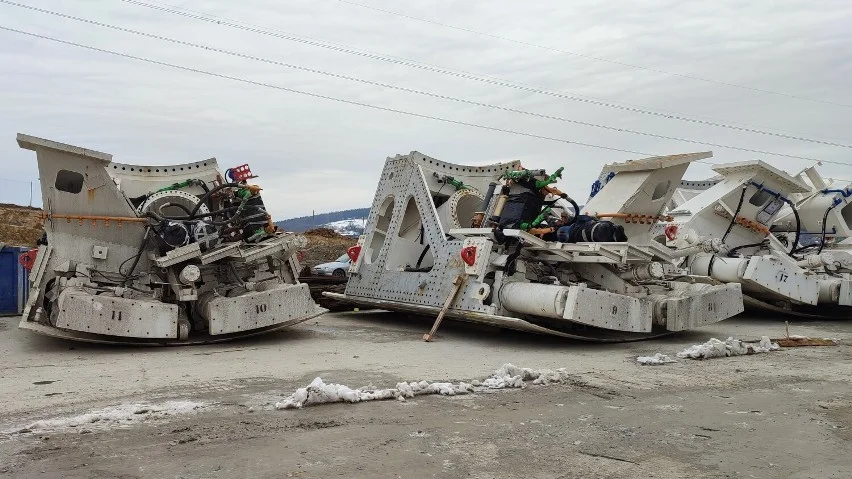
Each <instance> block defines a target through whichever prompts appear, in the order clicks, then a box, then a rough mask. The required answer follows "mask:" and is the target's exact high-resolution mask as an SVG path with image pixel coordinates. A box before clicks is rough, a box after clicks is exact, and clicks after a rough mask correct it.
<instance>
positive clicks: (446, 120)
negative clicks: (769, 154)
mask: <svg viewBox="0 0 852 479" xmlns="http://www.w3.org/2000/svg"><path fill="white" fill-rule="evenodd" d="M0 30H6V31H8V32H13V33H18V34H21V35H27V36H30V37H35V38H40V39H42V40H48V41H51V42H55V43H61V44H64V45H71V46H74V47H78V48H83V49H86V50H91V51H96V52H100V53H107V54H110V55H114V56H118V57H122V58H128V59H131V60H137V61H141V62H145V63H150V64H153V65H159V66H164V67H169V68H174V69H176V70H183V71H187V72H192V73H200V74H202V75H207V76H211V77H216V78H223V79H226V80H232V81H236V82H240V83H246V84H249V85H255V86H262V87H265V88H272V89H275V90H279V91H286V92H290V93H296V94H299V95H305V96H309V97H313V98H321V99H323V100H331V101H336V102H340V103H346V104H349V105H355V106H361V107H364V108H370V109H373V110H380V111H387V112H391V113H399V114H401V115H408V116H412V117H416V118H425V119H428V120H435V121H441V122H444V123H451V124H454V125H462V126H469V127H473V128H479V129H482V130H490V131H497V132H501V133H510V134H512V135H518V136H525V137H529V138H537V139H540V140H549V141H555V142H558V143H567V144H571V145H578V146H586V147H589V148H599V149H602V150H610V151H619V152H622V153H632V154H637V155H646V156H657V155H655V154H653V153H645V152H641V151H635V150H627V149H622V148H615V147H611V146H603V145H595V144H592V143H583V142H579V141H573V140H568V139H565V138H554V137H550V136H544V135H537V134H535V133H527V132H523V131H516V130H509V129H505V128H499V127H496V126H488V125H480V124H477V123H468V122H464V121H459V120H453V119H450V118H443V117H439V116H430V115H424V114H421V113H414V112H410V111H405V110H397V109H395V108H388V107H383V106H377V105H370V104H368V103H361V102H357V101H353V100H346V99H343V98H335V97H332V96H327V95H321V94H319V93H311V92H306V91H301V90H295V89H292V88H287V87H283V86H279V85H272V84H270V83H263V82H259V81H254V80H248V79H245V78H239V77H235V76H231V75H225V74H222V73H215V72H210V71H206V70H200V69H197V68H191V67H186V66H182V65H175V64H173V63H167V62H161V61H159V60H153V59H150V58H144V57H138V56H135V55H130V54H127V53H121V52H116V51H112V50H106V49H103V48H98V47H93V46H90V45H83V44H81V43H75V42H71V41H67V40H60V39H58V38H54V37H49V36H47V35H40V34H37V33H32V32H25V31H23V30H17V29H14V28H11V27H7V26H3V25H0Z"/></svg>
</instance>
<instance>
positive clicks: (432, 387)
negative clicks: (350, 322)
mask: <svg viewBox="0 0 852 479" xmlns="http://www.w3.org/2000/svg"><path fill="white" fill-rule="evenodd" d="M567 378H568V373H567V372H566V371H565V369H564V368H560V369H557V370H551V369H530V368H519V367H517V366H514V365H512V364H504V365H503V366H502V367H501V368H500V369H498V370H496V371H494V374H492V375H491V376H490V377H488V378H486V379H484V380H482V381H479V380H475V381H472V382H471V383H466V382H463V381H462V382H459V383H458V384H454V383H447V382H429V381H412V382H401V383H397V385H396V387H394V388H389V389H379V388H376V387H375V386H372V385H370V386H364V387H361V388H358V389H351V388H349V387H348V386H345V385H343V384H333V383H332V384H326V383H325V382H324V381H323V380H322V378H316V379H314V380H313V381H311V384H309V385H308V386H307V387H304V388H299V389H297V390H296V392H294V393H293V394H291V395H290V396H288V397H287V398H285V399H284V400H283V401H279V402H276V403H275V409H298V408H301V407H303V406H309V405H314V404H324V403H334V402H350V403H355V402H362V401H379V400H384V399H397V400H399V401H405V400H406V399H407V398H413V397H414V396H421V395H426V394H440V395H442V396H455V395H458V394H470V393H473V392H475V390H476V388H479V389H506V388H523V387H525V386H526V381H532V383H533V384H536V385H548V384H554V383H561V382H563V381H565V380H566V379H567Z"/></svg>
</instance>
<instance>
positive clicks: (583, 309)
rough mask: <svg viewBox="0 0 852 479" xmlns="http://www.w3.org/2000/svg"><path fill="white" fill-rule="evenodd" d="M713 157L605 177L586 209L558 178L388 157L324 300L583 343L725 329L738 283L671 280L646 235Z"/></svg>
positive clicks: (621, 167)
mask: <svg viewBox="0 0 852 479" xmlns="http://www.w3.org/2000/svg"><path fill="white" fill-rule="evenodd" d="M709 156H712V155H711V154H710V153H695V154H685V155H673V156H664V157H654V158H647V159H644V160H638V161H630V162H627V163H619V164H614V165H608V166H607V168H608V171H612V172H614V173H615V174H614V175H613V176H612V177H611V178H610V179H609V182H608V184H607V185H606V187H605V188H603V189H600V191H599V192H598V193H597V194H596V195H595V196H594V197H593V198H591V199H590V201H589V202H588V203H587V204H586V205H585V207H584V208H583V210H582V211H577V210H578V209H579V208H578V207H577V205H576V203H575V202H574V201H573V200H571V199H570V198H568V197H567V195H564V194H563V193H562V192H561V191H559V190H558V189H556V188H555V187H554V186H553V183H554V182H555V181H556V180H558V178H559V177H560V173H561V169H560V170H559V171H557V172H555V173H553V174H550V175H548V174H547V173H546V172H544V171H542V170H528V169H524V168H522V167H521V165H520V163H518V162H511V163H503V164H495V165H490V166H466V165H459V164H452V163H446V162H443V161H439V160H437V159H434V158H430V157H428V156H425V155H423V154H421V153H418V152H412V153H410V154H408V155H400V156H396V157H393V158H388V159H387V161H386V163H385V167H384V170H383V172H382V175H381V179H380V181H379V185H378V189H377V192H376V196H375V199H374V201H373V205H372V208H371V210H370V215H369V218H368V220H367V224H366V228H365V232H364V234H363V235H362V236H361V237H360V239H359V241H358V245H357V246H355V247H353V248H351V249H350V251H349V253H350V257H351V258H352V259H353V263H352V265H351V267H350V278H349V282H348V284H347V287H346V290H345V292H344V293H343V294H333V293H326V294H327V296H329V297H333V298H335V299H338V300H342V301H348V302H351V303H355V304H359V305H364V306H372V307H376V308H381V309H388V310H398V311H408V312H413V313H419V314H429V315H439V318H442V317H443V315H446V316H447V317H450V318H455V319H459V320H465V321H471V322H478V323H485V324H490V325H494V326H498V327H502V328H510V329H517V330H523V331H530V332H536V333H546V334H553V335H558V336H563V337H570V338H579V339H585V340H592V341H628V340H635V339H643V338H648V337H653V336H657V335H661V334H668V333H671V332H674V331H681V330H685V329H690V328H696V327H700V326H703V325H706V324H711V323H715V322H717V321H721V320H723V319H726V318H729V317H731V316H734V315H736V314H738V313H740V312H741V311H742V310H743V303H742V294H741V290H740V285H739V284H720V283H718V282H714V281H712V280H711V279H709V278H706V277H703V276H696V275H690V274H689V273H687V272H684V271H681V270H678V269H677V268H675V267H674V266H672V263H673V262H674V261H675V260H676V254H675V253H673V252H672V251H671V250H670V249H669V248H667V247H666V246H665V245H663V244H660V243H659V242H657V241H655V240H654V238H653V236H652V228H654V226H655V225H656V224H658V223H659V222H661V221H665V220H666V219H667V218H666V217H665V216H664V215H663V211H664V209H665V208H666V205H668V204H669V202H670V201H671V200H672V195H673V193H674V192H675V190H676V189H677V187H678V186H679V185H680V184H681V180H682V176H683V174H684V172H685V171H686V169H687V167H688V166H689V164H690V162H692V161H695V160H699V159H702V158H707V157H709ZM559 209H562V210H563V211H564V212H565V213H566V214H565V215H560V214H558V210H559ZM572 210H573V211H572Z"/></svg>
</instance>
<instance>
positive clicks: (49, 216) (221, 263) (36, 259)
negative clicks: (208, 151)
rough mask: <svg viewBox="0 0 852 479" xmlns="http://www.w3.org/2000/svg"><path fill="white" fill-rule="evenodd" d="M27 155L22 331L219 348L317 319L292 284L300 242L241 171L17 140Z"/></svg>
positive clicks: (305, 294) (305, 293)
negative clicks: (34, 187) (33, 179)
mask: <svg viewBox="0 0 852 479" xmlns="http://www.w3.org/2000/svg"><path fill="white" fill-rule="evenodd" d="M17 140H18V145H19V146H20V147H21V148H25V149H29V150H33V151H35V152H36V156H37V160H38V167H39V177H40V182H41V193H42V199H43V205H44V211H45V212H44V216H45V226H44V228H45V236H44V237H43V239H42V241H40V247H39V248H38V251H37V253H33V254H31V255H29V256H27V257H22V258H21V261H22V263H24V264H25V266H27V267H28V268H29V269H31V273H30V281H31V289H30V295H29V301H28V303H27V305H26V308H25V310H24V313H23V317H22V318H21V323H20V327H21V328H23V329H28V330H32V331H35V332H38V333H43V334H47V335H52V336H59V337H63V338H68V339H75V340H83V341H92V342H115V343H135V344H189V343H200V342H211V341H220V340H227V339H232V338H236V337H241V336H246V335H251V334H258V333H262V332H267V331H271V330H275V329H279V328H283V327H286V326H290V325H293V324H296V323H299V322H301V321H305V320H307V319H309V318H312V317H315V316H317V315H319V314H322V313H323V312H325V311H326V310H325V309H323V308H320V307H318V306H317V305H316V304H315V303H314V302H313V300H312V299H311V296H310V293H309V290H308V287H307V285H304V284H299V282H298V272H299V270H300V267H299V262H298V259H297V258H296V256H295V254H296V252H297V251H298V250H299V249H302V248H304V245H305V239H304V238H302V237H300V236H297V235H295V234H292V233H283V232H280V231H278V230H277V228H276V227H275V226H274V225H273V224H272V222H271V220H270V217H269V215H268V214H267V213H266V210H265V208H264V204H263V199H262V198H261V196H260V188H259V187H257V186H255V185H252V184H249V183H248V182H247V180H249V179H251V178H254V176H253V175H252V174H251V170H250V169H249V168H248V165H241V166H239V167H236V168H233V169H231V170H227V171H226V172H225V174H224V175H223V174H222V172H221V171H220V170H219V168H218V166H217V163H216V160H215V159H209V160H205V161H200V162H196V163H188V164H182V165H169V166H137V165H127V164H118V163H113V162H112V156H111V155H109V154H106V153H100V152H97V151H92V150H87V149H84V148H79V147H75V146H70V145H65V144H61V143H56V142H53V141H50V140H44V139H41V138H35V137H31V136H27V135H23V134H18V137H17Z"/></svg>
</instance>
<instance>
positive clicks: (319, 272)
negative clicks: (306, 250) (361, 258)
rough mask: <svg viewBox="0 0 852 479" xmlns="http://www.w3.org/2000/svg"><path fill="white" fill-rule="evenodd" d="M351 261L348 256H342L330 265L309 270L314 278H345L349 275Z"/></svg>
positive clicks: (320, 265)
mask: <svg viewBox="0 0 852 479" xmlns="http://www.w3.org/2000/svg"><path fill="white" fill-rule="evenodd" d="M350 264H352V260H351V259H349V256H348V255H345V254H344V255H343V256H341V257H339V258H337V259H336V260H334V261H332V262H330V263H322V264H318V265H316V266H314V267H313V268H311V272H312V273H313V274H314V276H335V277H338V278H345V277H346V275H347V274H349V265H350Z"/></svg>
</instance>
